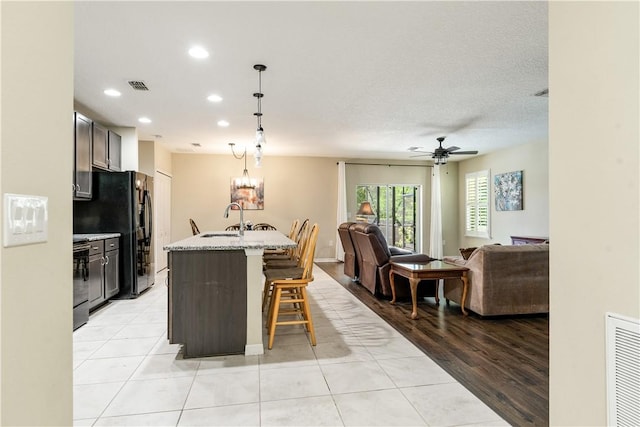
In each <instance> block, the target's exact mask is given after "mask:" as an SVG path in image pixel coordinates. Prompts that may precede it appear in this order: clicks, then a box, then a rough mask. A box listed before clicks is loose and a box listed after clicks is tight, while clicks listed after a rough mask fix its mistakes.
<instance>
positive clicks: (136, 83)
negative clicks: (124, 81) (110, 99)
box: [129, 80, 149, 90]
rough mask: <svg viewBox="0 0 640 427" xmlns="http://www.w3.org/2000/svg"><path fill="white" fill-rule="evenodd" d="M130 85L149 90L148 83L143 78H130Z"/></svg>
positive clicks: (136, 88) (137, 88)
mask: <svg viewBox="0 0 640 427" xmlns="http://www.w3.org/2000/svg"><path fill="white" fill-rule="evenodd" d="M129 86H131V87H132V88H134V89H135V90H149V88H148V87H147V85H146V84H144V82H143V81H142V80H129Z"/></svg>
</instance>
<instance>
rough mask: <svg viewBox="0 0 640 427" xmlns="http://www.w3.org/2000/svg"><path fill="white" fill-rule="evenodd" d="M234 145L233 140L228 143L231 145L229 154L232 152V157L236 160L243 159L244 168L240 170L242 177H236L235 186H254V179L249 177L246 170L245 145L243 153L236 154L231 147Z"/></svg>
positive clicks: (248, 187) (243, 187) (250, 187)
mask: <svg viewBox="0 0 640 427" xmlns="http://www.w3.org/2000/svg"><path fill="white" fill-rule="evenodd" d="M235 145H236V144H235V143H233V142H230V143H229V146H230V147H231V154H233V157H235V158H236V159H238V160H242V159H244V170H243V171H242V178H236V179H235V185H236V187H237V188H242V189H253V188H256V180H255V179H251V177H249V171H248V170H247V147H245V148H244V153H242V154H240V155H238V154H236V152H235V150H234V149H233V147H234V146H235Z"/></svg>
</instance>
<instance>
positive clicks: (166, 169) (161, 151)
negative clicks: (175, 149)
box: [153, 141, 172, 175]
mask: <svg viewBox="0 0 640 427" xmlns="http://www.w3.org/2000/svg"><path fill="white" fill-rule="evenodd" d="M153 152H154V158H155V162H154V163H155V165H156V170H157V171H160V172H162V173H164V174H165V175H171V173H172V172H171V171H172V165H171V162H172V157H171V152H170V151H169V150H167V149H166V148H164V146H163V145H162V144H161V143H159V142H157V141H156V142H155V143H154V151H153Z"/></svg>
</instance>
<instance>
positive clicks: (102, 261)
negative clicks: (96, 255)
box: [100, 257, 107, 265]
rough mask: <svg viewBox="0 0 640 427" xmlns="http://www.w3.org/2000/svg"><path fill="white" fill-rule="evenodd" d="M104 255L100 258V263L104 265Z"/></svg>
mask: <svg viewBox="0 0 640 427" xmlns="http://www.w3.org/2000/svg"><path fill="white" fill-rule="evenodd" d="M106 264H107V263H106V262H105V259H104V257H102V258H100V265H106Z"/></svg>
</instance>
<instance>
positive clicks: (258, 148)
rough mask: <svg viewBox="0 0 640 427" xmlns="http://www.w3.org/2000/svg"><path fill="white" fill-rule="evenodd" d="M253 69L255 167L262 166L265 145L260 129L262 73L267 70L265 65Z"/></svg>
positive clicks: (262, 132) (262, 130)
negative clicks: (255, 79)
mask: <svg viewBox="0 0 640 427" xmlns="http://www.w3.org/2000/svg"><path fill="white" fill-rule="evenodd" d="M253 69H254V70H256V71H257V72H258V92H255V93H254V94H253V96H254V97H255V98H257V99H258V112H256V113H253V115H254V116H256V118H257V121H258V126H257V128H256V151H255V153H254V159H255V162H256V167H260V166H262V144H266V142H267V140H266V138H265V136H264V129H263V128H262V97H263V96H264V94H263V93H262V72H263V71H264V70H266V69H267V66H266V65H262V64H256V65H254V66H253Z"/></svg>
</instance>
